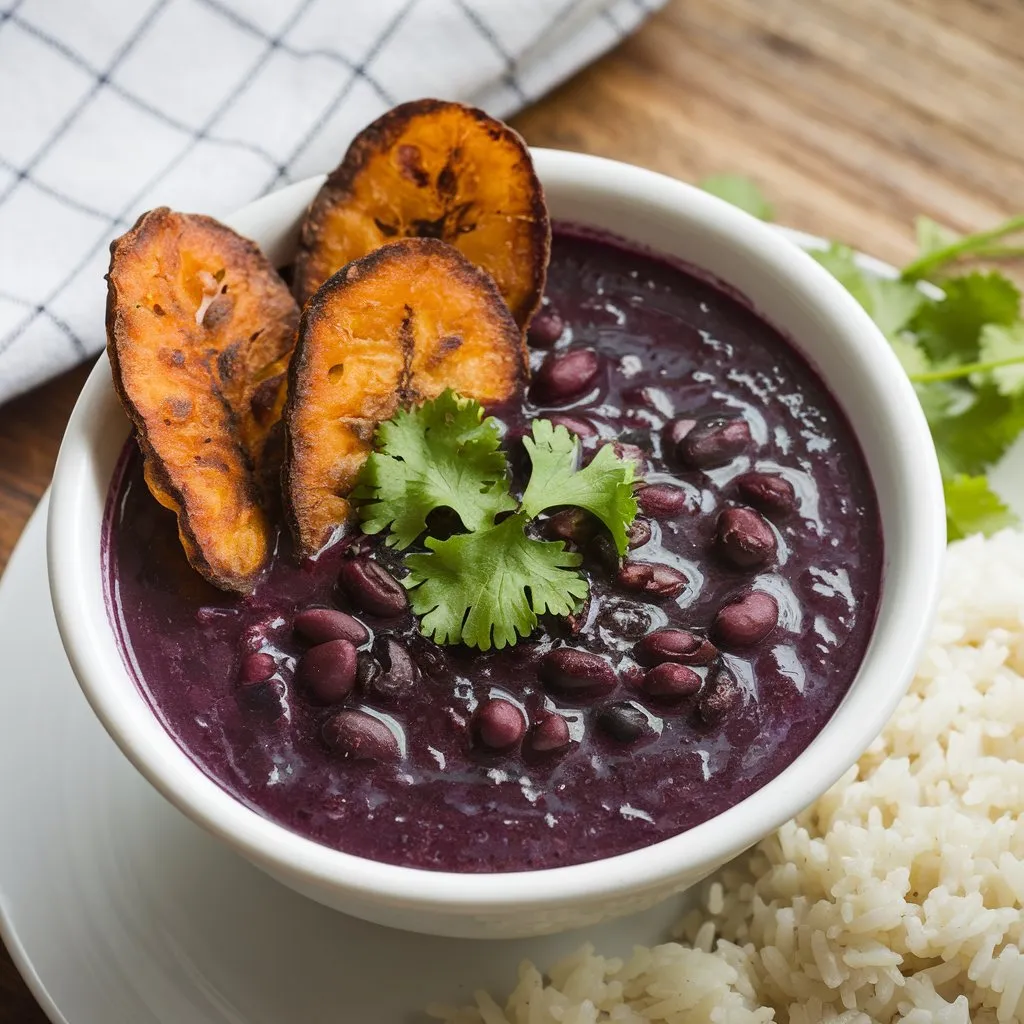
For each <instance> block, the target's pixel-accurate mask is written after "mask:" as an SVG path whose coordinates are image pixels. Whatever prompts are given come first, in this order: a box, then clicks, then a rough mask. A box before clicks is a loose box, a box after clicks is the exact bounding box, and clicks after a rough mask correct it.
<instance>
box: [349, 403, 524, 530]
mask: <svg viewBox="0 0 1024 1024" xmlns="http://www.w3.org/2000/svg"><path fill="white" fill-rule="evenodd" d="M500 443H501V437H500V433H499V429H498V423H497V421H496V420H495V419H493V417H487V418H486V419H484V418H483V408H482V407H481V406H480V405H479V403H477V402H472V401H467V400H465V399H460V398H459V397H458V396H457V395H456V394H455V393H454V392H453V391H451V390H448V391H445V392H444V393H443V394H441V395H440V396H439V397H438V398H436V399H434V400H433V401H430V402H424V403H423V404H422V405H420V406H418V407H417V408H415V409H411V410H400V411H399V412H397V413H396V414H395V416H394V417H393V418H392V419H390V420H388V421H387V422H384V423H381V425H380V426H379V427H378V428H377V446H378V448H379V450H378V451H376V452H374V453H373V454H372V455H371V456H370V457H369V459H368V460H367V462H366V465H365V466H364V467H363V472H362V474H361V477H360V485H359V488H358V489H357V490H356V492H355V493H356V497H359V498H366V499H370V500H369V502H368V503H367V504H365V505H363V506H362V508H361V509H360V515H361V517H362V520H363V531H364V532H365V533H380V532H381V531H383V530H386V529H387V528H388V527H389V526H390V527H391V533H390V535H389V536H388V538H387V543H388V544H389V545H391V546H393V547H397V548H399V549H403V548H407V547H408V546H409V545H410V544H412V543H413V541H415V540H416V538H417V537H419V536H420V534H422V533H423V532H424V531H425V530H426V528H427V516H428V515H429V513H430V512H432V511H433V510H434V509H437V508H450V509H452V510H453V511H454V512H455V513H456V514H457V515H458V516H459V518H460V519H461V520H462V524H463V526H465V527H466V529H467V530H478V529H480V528H481V527H484V526H488V525H490V524H491V523H493V522H494V517H495V516H496V515H497V514H498V513H499V512H506V511H511V510H512V509H514V508H515V507H516V503H515V501H514V500H513V499H512V498H511V496H510V495H509V493H508V478H507V462H506V459H505V455H504V453H503V452H502V451H501V450H500V447H499V446H500Z"/></svg>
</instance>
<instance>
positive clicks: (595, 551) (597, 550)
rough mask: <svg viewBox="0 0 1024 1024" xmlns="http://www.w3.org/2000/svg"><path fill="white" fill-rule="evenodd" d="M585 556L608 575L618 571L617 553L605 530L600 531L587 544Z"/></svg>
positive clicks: (613, 542)
mask: <svg viewBox="0 0 1024 1024" xmlns="http://www.w3.org/2000/svg"><path fill="white" fill-rule="evenodd" d="M586 554H587V555H588V556H589V557H590V558H592V559H593V560H594V561H595V562H597V564H598V565H599V566H600V567H601V568H602V569H604V571H605V572H608V573H616V572H618V571H619V551H618V548H616V547H615V541H613V540H612V538H611V535H610V534H609V533H608V531H607V530H602V531H601V532H600V533H599V534H598V535H597V536H596V537H594V539H593V540H591V541H590V543H589V544H587V550H586Z"/></svg>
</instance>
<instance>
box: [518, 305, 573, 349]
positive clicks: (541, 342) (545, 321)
mask: <svg viewBox="0 0 1024 1024" xmlns="http://www.w3.org/2000/svg"><path fill="white" fill-rule="evenodd" d="M564 331H565V322H564V321H563V320H562V318H561V317H560V316H559V315H558V314H557V313H556V312H555V311H554V310H553V309H551V308H545V309H539V310H537V312H536V313H535V314H534V317H533V319H532V320H531V321H530V327H529V330H528V332H527V336H528V338H529V341H530V344H531V345H532V346H533V347H534V348H552V347H553V346H554V345H556V344H557V343H558V341H559V339H560V338H561V337H562V334H563V332H564Z"/></svg>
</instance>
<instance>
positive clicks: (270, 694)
mask: <svg viewBox="0 0 1024 1024" xmlns="http://www.w3.org/2000/svg"><path fill="white" fill-rule="evenodd" d="M240 695H241V697H242V698H243V699H244V701H245V704H246V706H247V707H248V708H249V710H250V711H253V712H255V713H256V714H258V715H260V716H261V717H263V718H264V719H266V720H268V721H274V722H276V721H277V720H278V719H279V718H280V717H281V716H282V715H283V714H284V713H285V708H286V707H287V704H288V690H287V688H286V687H285V685H284V683H283V682H282V681H281V680H280V679H265V680H263V682H261V683H251V684H250V685H248V686H245V687H243V688H242V690H241V691H240Z"/></svg>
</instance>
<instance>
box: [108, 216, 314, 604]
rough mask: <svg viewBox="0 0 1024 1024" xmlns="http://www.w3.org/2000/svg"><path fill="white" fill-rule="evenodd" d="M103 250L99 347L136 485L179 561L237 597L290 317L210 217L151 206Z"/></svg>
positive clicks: (248, 572)
mask: <svg viewBox="0 0 1024 1024" xmlns="http://www.w3.org/2000/svg"><path fill="white" fill-rule="evenodd" d="M110 252H111V258H110V272H109V273H108V275H107V351H108V353H109V356H110V365H111V370H112V372H113V378H114V385H115V387H116V389H117V391H118V394H119V395H120V398H121V402H122V404H123V405H124V407H125V410H126V411H127V413H128V415H129V417H130V418H131V420H132V422H133V423H134V425H135V429H136V433H137V437H138V441H139V446H140V448H141V450H142V453H143V456H144V458H145V475H146V482H147V484H148V486H149V489H150V491H151V492H152V493H153V496H154V497H155V498H156V499H157V501H159V502H160V503H161V504H162V505H164V506H165V507H167V508H169V509H171V510H172V511H173V512H174V513H175V514H176V515H177V517H178V533H179V536H180V537H181V542H182V545H183V546H184V548H185V552H186V554H187V556H188V559H189V562H190V563H191V564H192V566H193V567H194V568H195V569H196V570H197V571H198V572H200V573H201V574H202V575H203V576H205V577H206V579H208V580H209V581H210V582H211V583H213V584H214V585H215V586H217V587H221V588H222V589H225V590H237V591H240V592H246V591H248V590H250V589H251V588H252V586H253V583H254V582H255V579H256V576H257V575H258V574H259V572H260V570H261V568H262V567H263V565H264V563H265V561H266V558H267V555H268V553H269V542H270V528H269V525H268V523H267V520H266V517H265V515H264V513H263V511H262V509H261V508H260V503H259V495H258V492H257V487H256V483H255V480H256V475H255V474H256V472H257V471H258V470H260V471H261V470H262V469H263V464H264V460H265V453H266V451H267V444H268V439H270V438H271V437H272V435H273V430H274V426H275V423H276V422H277V420H278V419H279V418H280V412H281V408H282V406H283V403H284V395H283V389H284V384H285V380H286V376H285V371H286V367H287V363H288V360H289V357H290V353H291V348H292V346H293V344H294V338H295V331H296V324H297V321H298V308H297V306H296V304H295V301H294V299H293V298H292V296H291V294H290V293H289V291H288V288H287V286H286V285H285V283H284V282H283V281H282V280H281V278H280V277H279V276H278V274H277V272H276V271H275V270H274V268H273V267H272V266H271V264H270V263H269V262H268V261H267V259H266V258H265V257H264V256H263V254H262V253H261V252H260V251H259V249H258V248H257V247H256V245H255V244H254V243H253V242H250V241H249V240H247V239H245V238H242V237H241V236H240V235H237V234H235V232H234V231H232V230H231V229H230V228H227V227H225V226H224V225H223V224H220V223H218V222H217V221H215V220H212V219H211V218H209V217H202V216H198V215H193V214H182V213H175V212H173V211H172V210H169V209H167V208H166V207H160V208H158V209H156V210H151V211H150V212H149V213H146V214H143V215H142V216H141V217H140V218H139V220H138V221H137V222H136V223H135V226H134V227H132V228H131V229H130V230H129V231H128V232H126V233H125V234H124V235H122V236H121V237H120V238H118V239H116V240H115V241H114V242H113V243H112V244H111V247H110Z"/></svg>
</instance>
